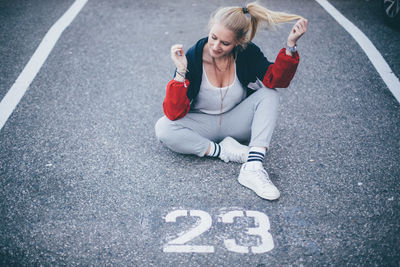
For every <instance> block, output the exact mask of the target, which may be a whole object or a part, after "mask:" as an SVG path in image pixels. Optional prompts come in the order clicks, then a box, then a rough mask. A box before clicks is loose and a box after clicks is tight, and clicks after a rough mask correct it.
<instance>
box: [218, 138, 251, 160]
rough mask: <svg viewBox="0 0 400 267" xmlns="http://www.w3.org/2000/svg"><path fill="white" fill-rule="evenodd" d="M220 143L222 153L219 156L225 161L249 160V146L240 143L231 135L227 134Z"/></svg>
mask: <svg viewBox="0 0 400 267" xmlns="http://www.w3.org/2000/svg"><path fill="white" fill-rule="evenodd" d="M219 145H220V146H221V153H220V154H219V158H220V159H222V160H223V161H225V162H229V161H233V162H238V163H244V162H246V161H247V156H248V153H249V147H248V146H245V145H242V144H240V143H239V142H238V141H236V140H235V139H233V138H232V137H230V136H227V137H225V138H224V140H222V141H221V142H220V143H219Z"/></svg>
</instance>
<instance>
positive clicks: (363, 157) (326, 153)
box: [0, 0, 400, 267]
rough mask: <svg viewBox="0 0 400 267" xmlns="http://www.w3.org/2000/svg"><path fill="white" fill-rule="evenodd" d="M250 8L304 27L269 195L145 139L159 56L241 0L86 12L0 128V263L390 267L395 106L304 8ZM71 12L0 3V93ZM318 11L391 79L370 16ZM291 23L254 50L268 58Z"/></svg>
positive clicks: (164, 78) (398, 66)
mask: <svg viewBox="0 0 400 267" xmlns="http://www.w3.org/2000/svg"><path fill="white" fill-rule="evenodd" d="M261 2H262V3H265V5H267V6H268V7H269V8H270V9H273V10H280V11H287V12H291V13H297V14H300V15H302V16H304V17H306V18H308V19H309V24H310V26H309V32H308V33H307V34H306V35H305V36H304V37H303V38H302V39H301V40H300V41H299V43H298V47H299V51H300V56H301V63H300V65H299V68H298V72H297V74H296V77H295V78H294V80H293V81H292V83H291V85H290V87H289V88H288V89H279V92H280V93H281V109H280V110H281V112H280V119H279V121H278V125H277V128H276V131H275V133H274V136H273V140H272V147H271V150H270V152H269V153H268V154H267V157H266V160H265V163H264V166H265V168H266V169H267V171H268V172H269V173H270V176H271V178H272V180H273V181H274V183H275V184H276V186H277V187H278V188H279V189H280V191H281V198H280V199H279V200H277V201H265V200H262V199H260V198H259V197H257V196H256V195H255V194H254V193H253V192H251V191H250V190H247V189H245V188H244V187H242V186H241V185H240V184H239V183H238V182H237V181H236V178H237V175H238V173H239V168H240V165H239V164H234V163H224V162H222V161H220V160H216V159H209V158H198V157H195V156H185V155H179V154H176V153H174V152H171V151H169V150H168V149H166V148H165V147H163V146H162V145H161V144H159V143H158V142H157V141H156V138H155V135H154V124H155V122H156V121H157V120H158V118H159V117H161V116H162V106H161V104H162V100H163V97H164V94H165V85H166V83H167V82H168V81H169V80H170V79H171V76H172V73H173V69H174V68H173V64H172V61H171V59H170V57H169V49H170V46H171V45H172V44H174V43H183V44H184V46H185V47H186V48H188V47H190V46H191V45H192V44H193V43H194V42H195V41H196V40H198V39H199V38H201V37H203V36H205V35H206V34H207V22H208V19H209V16H210V14H211V13H212V12H213V11H214V10H215V9H216V8H217V7H219V6H221V5H231V4H240V3H241V2H240V1H226V0H218V1H197V0H196V1H195V0H186V1H182V0H179V1H154V0H150V1H145V0H139V1H129V0H116V1H104V0H103V1H100V0H99V1H97V0H96V1H92V0H89V1H88V3H87V4H86V6H85V7H84V8H83V10H82V11H81V12H80V14H79V15H78V16H77V17H76V18H75V20H74V21H73V23H72V24H71V25H70V26H69V27H68V28H67V29H66V30H65V31H64V33H63V34H62V36H61V38H60V39H59V41H58V42H57V44H56V46H55V48H54V49H53V51H52V52H51V54H50V56H49V57H48V59H47V61H46V62H45V64H44V65H43V67H42V69H41V70H40V72H39V73H38V75H37V76H36V78H35V79H34V81H33V82H32V84H31V85H30V88H29V90H28V91H27V92H26V94H25V96H24V97H23V99H22V100H21V102H20V103H19V105H18V106H17V108H16V109H15V111H14V113H13V114H12V116H11V117H10V118H9V119H8V121H7V123H6V124H5V126H4V127H3V128H2V129H1V131H0V196H1V197H0V214H1V222H0V265H2V266H6V265H29V266H31V265H130V266H132V265H133V266H259V267H261V266H279V265H282V266H283V265H284V266H286V265H294V266H302V265H304V266H324V265H334V266H342V265H358V266H360V265H361V266H366V265H368V266H377V265H379V266H399V265H400V237H399V233H400V222H399V217H400V205H399V201H400V185H399V182H398V180H399V177H400V153H399V151H400V105H399V103H398V102H397V101H396V99H395V98H394V97H393V96H392V95H391V93H390V91H389V90H388V89H387V87H386V85H385V83H384V82H383V81H382V79H381V78H380V76H379V75H378V73H377V72H376V70H375V69H374V68H373V66H372V65H371V63H370V62H369V60H368V58H367V56H366V55H365V54H364V52H363V51H362V50H361V49H360V47H359V46H358V45H357V43H356V42H355V41H354V40H353V39H352V37H351V36H350V35H349V34H348V33H347V32H346V31H345V30H344V29H343V28H342V27H341V26H340V25H339V24H337V23H336V22H335V20H334V19H333V18H331V17H330V15H328V14H327V13H326V12H325V11H324V10H323V9H322V8H321V7H320V6H319V5H318V4H317V3H316V2H314V1H307V0H300V1H299V0H297V1H295V0H283V1H274V2H272V1H261ZM72 3H73V1H48V0H38V1H35V3H33V2H31V1H5V0H3V1H0V22H1V23H0V36H1V38H0V42H1V43H0V61H1V62H0V70H1V75H0V97H1V98H3V96H4V95H5V94H6V92H7V91H8V90H9V88H10V87H11V85H12V84H13V83H14V81H15V79H16V78H17V77H18V75H19V73H20V72H21V70H22V69H23V68H24V66H25V64H26V63H27V62H28V60H29V58H30V57H31V55H32V54H33V52H34V51H35V49H36V47H37V46H38V44H39V43H40V41H41V40H42V38H43V36H44V34H45V33H46V32H47V30H48V29H49V28H50V27H51V25H52V24H54V23H55V21H56V20H57V19H58V18H59V17H60V16H61V15H62V14H63V13H64V12H65V11H66V10H67V9H68V7H69V6H70V5H71V4H72ZM331 3H332V4H333V5H334V6H335V7H336V8H338V9H339V10H340V11H341V12H343V14H344V15H345V16H346V17H347V18H349V19H350V20H351V21H352V22H353V23H355V24H356V25H357V26H358V27H359V28H360V29H361V30H362V31H364V33H365V34H367V36H368V37H369V38H370V39H371V41H372V42H373V43H374V44H375V46H376V47H377V48H378V49H379V50H380V52H381V53H382V55H383V56H384V57H385V59H386V60H387V62H388V63H389V65H390V66H391V68H392V70H393V71H394V73H395V74H396V75H397V76H398V77H400V58H399V56H400V53H398V47H399V44H400V37H399V36H400V35H399V34H398V32H396V31H394V30H393V29H391V28H389V27H387V26H386V25H385V24H384V23H383V22H382V20H381V18H380V16H379V14H378V11H379V3H378V2H377V1H355V0H354V1H339V0H332V1H331ZM290 28H291V26H290V25H284V26H282V27H281V28H280V29H279V30H278V31H277V32H271V31H266V30H262V31H260V32H259V34H258V35H257V37H256V38H255V40H254V42H255V43H256V44H258V45H259V46H260V47H261V48H262V50H263V51H264V54H265V55H266V56H267V57H268V58H269V59H270V60H271V61H273V60H274V59H275V57H276V55H277V52H278V50H279V49H280V48H281V47H282V46H283V44H284V43H285V40H286V38H287V34H288V32H289V30H290ZM175 219H176V220H175ZM200 228H202V229H203V230H202V229H200ZM182 232H185V233H187V232H189V235H192V236H190V237H188V238H187V240H183V241H182V238H183V237H187V236H188V235H185V234H184V235H182V234H181V233H182ZM178 236H180V237H181V240H177V239H176V238H177V237H178ZM177 244H178V245H177ZM174 245H175V246H174ZM176 245H177V246H176ZM272 245H273V246H272ZM185 249H186V250H191V251H192V252H190V253H188V252H182V251H183V250H185ZM170 251H174V252H170ZM204 251H206V252H204Z"/></svg>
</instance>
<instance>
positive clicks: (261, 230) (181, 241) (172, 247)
mask: <svg viewBox="0 0 400 267" xmlns="http://www.w3.org/2000/svg"><path fill="white" fill-rule="evenodd" d="M187 216H191V217H199V218H200V221H199V223H198V224H197V225H196V226H194V227H192V228H191V229H190V230H189V231H186V232H182V233H180V234H179V236H178V237H177V238H175V239H173V240H171V241H169V242H168V243H167V244H166V245H165V246H164V248H163V251H164V252H180V253H182V252H194V253H213V252H214V246H206V245H188V244H186V243H188V242H189V241H190V240H192V239H194V238H195V237H197V236H200V235H201V234H203V233H205V232H206V231H207V230H208V229H210V228H211V225H212V219H211V216H210V214H208V213H207V212H205V211H202V210H174V211H171V212H170V213H168V214H167V216H165V221H166V222H176V219H177V218H178V217H187ZM237 217H252V218H254V225H255V227H248V228H247V229H246V232H245V233H246V234H248V235H255V236H259V237H260V244H259V245H258V246H250V247H248V246H242V245H239V244H237V242H236V240H235V239H234V238H232V239H225V240H224V245H225V247H226V249H227V250H229V251H233V252H237V253H250V252H251V253H265V252H268V251H270V250H272V249H273V248H274V241H273V239H272V235H271V234H270V233H269V232H268V231H269V229H270V224H269V219H268V217H267V215H265V214H264V213H262V212H259V211H253V210H247V211H242V210H233V211H229V212H226V213H224V214H221V215H219V221H220V222H222V223H226V224H233V222H234V218H237Z"/></svg>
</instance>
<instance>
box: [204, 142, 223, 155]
mask: <svg viewBox="0 0 400 267" xmlns="http://www.w3.org/2000/svg"><path fill="white" fill-rule="evenodd" d="M210 144H211V149H210V152H209V153H207V154H206V156H209V157H214V158H218V157H219V154H221V146H220V145H219V144H217V143H215V142H211V143H210Z"/></svg>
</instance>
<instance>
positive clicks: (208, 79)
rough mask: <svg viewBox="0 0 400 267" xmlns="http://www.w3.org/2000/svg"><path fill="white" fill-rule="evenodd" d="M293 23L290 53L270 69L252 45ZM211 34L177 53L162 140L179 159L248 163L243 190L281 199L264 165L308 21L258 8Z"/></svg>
mask: <svg viewBox="0 0 400 267" xmlns="http://www.w3.org/2000/svg"><path fill="white" fill-rule="evenodd" d="M293 20H298V21H297V23H296V24H295V25H294V26H293V28H292V30H291V32H290V34H289V37H288V39H287V47H286V48H283V49H281V50H280V52H279V54H278V56H277V58H276V61H275V63H271V62H269V61H268V60H267V59H266V58H265V57H264V55H263V53H262V52H261V50H260V49H259V48H258V47H257V46H256V45H255V44H253V43H252V42H251V40H252V39H253V38H254V36H255V34H256V32H257V28H258V26H259V24H260V23H261V22H263V21H264V22H266V23H267V26H268V27H274V26H275V25H276V24H279V23H283V22H288V21H293ZM209 28H210V32H209V35H208V37H207V38H203V39H200V40H199V41H198V42H197V43H196V44H195V45H194V46H193V47H191V48H190V49H189V50H188V51H187V53H185V51H184V49H183V47H182V45H180V44H176V45H173V46H172V47H171V57H172V60H173V62H174V64H175V66H176V71H175V76H174V79H173V80H171V81H170V82H169V83H168V85H167V91H166V96H165V99H164V102H163V109H164V114H165V116H164V117H162V118H161V119H159V120H158V122H157V123H156V126H155V131H156V136H157V138H158V140H160V141H161V142H162V143H163V144H164V145H165V146H167V147H168V148H170V149H171V150H173V151H175V152H178V153H182V154H194V155H198V156H200V157H203V156H209V157H219V158H220V159H222V160H224V161H225V162H229V161H234V162H240V163H243V165H242V167H241V169H240V173H239V178H238V181H239V183H240V184H242V185H244V186H245V187H248V188H249V189H251V190H253V191H254V192H255V193H256V194H257V195H258V196H260V197H262V198H264V199H269V200H273V199H277V198H279V196H280V193H279V190H278V189H277V188H276V187H275V186H274V184H273V183H272V182H271V180H270V179H269V176H268V173H267V172H266V171H265V169H264V168H263V164H262V163H263V160H264V156H265V153H266V151H267V149H268V147H269V144H270V140H271V136H272V132H273V130H274V127H275V123H276V119H277V116H278V105H279V95H278V92H277V91H276V90H275V89H273V88H276V87H288V86H289V83H290V81H291V80H292V78H293V76H294V74H295V72H296V69H297V65H298V63H299V55H298V53H297V51H296V50H297V47H296V42H297V40H298V39H299V38H300V37H301V36H302V35H303V34H304V33H305V32H306V31H307V20H305V19H304V18H302V17H300V16H297V15H291V14H286V13H280V12H273V11H270V10H268V9H266V8H264V7H262V6H261V5H259V4H257V3H255V2H254V3H250V4H248V5H247V6H246V7H225V8H220V9H219V10H217V12H216V13H215V14H214V15H213V16H212V18H211V20H210V23H209ZM221 140H222V141H221ZM239 142H242V143H248V146H246V145H243V144H241V143H239Z"/></svg>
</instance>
